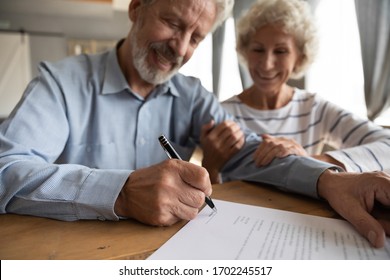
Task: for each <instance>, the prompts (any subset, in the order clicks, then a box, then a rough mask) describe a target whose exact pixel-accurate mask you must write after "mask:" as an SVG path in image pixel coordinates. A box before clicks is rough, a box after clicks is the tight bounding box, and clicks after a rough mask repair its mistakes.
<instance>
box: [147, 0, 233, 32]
mask: <svg viewBox="0 0 390 280" xmlns="http://www.w3.org/2000/svg"><path fill="white" fill-rule="evenodd" d="M155 1H157V0H142V1H141V2H142V4H144V5H149V4H152V3H153V2H155ZM176 1H180V0H176ZM213 1H214V2H215V5H216V6H217V16H216V19H215V22H214V25H213V27H212V28H211V32H214V31H215V29H217V28H218V27H219V26H220V25H221V24H222V23H223V22H224V21H225V20H226V19H227V18H228V17H229V16H230V15H231V12H232V9H233V6H234V0H213Z"/></svg>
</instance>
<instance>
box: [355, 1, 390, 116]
mask: <svg viewBox="0 0 390 280" xmlns="http://www.w3.org/2000/svg"><path fill="white" fill-rule="evenodd" d="M355 7H356V15H357V19H358V26H359V33H360V40H361V50H362V61H363V72H364V91H365V99H366V106H367V116H368V118H369V119H371V120H374V119H375V118H376V117H378V116H379V115H380V114H381V113H382V112H384V111H385V110H386V109H387V108H389V107H390V1H389V0H370V1H367V0H355Z"/></svg>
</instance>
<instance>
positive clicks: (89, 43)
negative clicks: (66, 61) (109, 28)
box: [67, 39, 118, 55]
mask: <svg viewBox="0 0 390 280" xmlns="http://www.w3.org/2000/svg"><path fill="white" fill-rule="evenodd" d="M117 42H118V41H116V40H88V39H85V40H82V39H69V40H68V42H67V44H68V55H79V54H82V53H86V54H95V53H100V52H104V51H107V50H109V49H111V48H113V47H115V45H116V43H117Z"/></svg>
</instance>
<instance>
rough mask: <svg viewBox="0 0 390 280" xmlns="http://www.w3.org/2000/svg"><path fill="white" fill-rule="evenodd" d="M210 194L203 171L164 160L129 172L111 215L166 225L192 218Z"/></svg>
mask: <svg viewBox="0 0 390 280" xmlns="http://www.w3.org/2000/svg"><path fill="white" fill-rule="evenodd" d="M211 192H212V187H211V183H210V178H209V175H208V172H207V171H206V169H204V168H203V167H200V166H197V165H195V164H192V163H189V162H186V161H182V160H176V159H171V160H166V161H164V162H162V163H159V164H156V165H153V166H150V167H147V168H143V169H138V170H135V171H134V172H133V173H131V175H130V176H129V178H128V180H127V182H126V183H125V185H124V186H123V188H122V190H121V192H120V194H119V196H118V198H117V200H116V202H115V213H116V214H117V215H118V216H122V217H128V218H134V219H136V220H138V221H140V222H143V223H145V224H151V225H156V226H169V225H172V224H174V223H176V222H178V221H180V220H191V219H194V218H195V217H196V215H197V214H198V212H199V209H200V208H201V207H202V206H203V205H204V202H205V197H206V196H210V195H211Z"/></svg>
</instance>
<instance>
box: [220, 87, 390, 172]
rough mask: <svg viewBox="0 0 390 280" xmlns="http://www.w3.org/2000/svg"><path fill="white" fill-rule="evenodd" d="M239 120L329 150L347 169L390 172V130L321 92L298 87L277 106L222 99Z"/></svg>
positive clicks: (316, 150)
mask: <svg viewBox="0 0 390 280" xmlns="http://www.w3.org/2000/svg"><path fill="white" fill-rule="evenodd" d="M222 105H223V107H224V108H225V109H226V110H227V111H228V112H230V113H231V114H233V115H234V116H235V117H236V118H237V119H238V121H239V122H240V123H241V124H242V125H244V126H247V127H249V128H250V129H251V130H253V131H255V132H256V133H257V134H259V135H261V134H263V133H268V134H270V135H272V136H275V137H288V138H293V139H295V140H296V141H297V142H298V143H300V144H301V145H302V146H303V148H304V149H305V150H306V151H307V153H308V154H312V155H316V154H320V153H321V152H322V151H323V148H324V146H325V145H329V146H331V147H332V148H334V149H335V150H333V151H329V152H326V154H328V155H330V156H331V157H333V158H335V159H336V160H338V161H339V162H341V163H343V164H344V165H345V167H346V169H347V171H355V172H363V171H377V170H380V171H386V172H388V173H390V130H388V129H384V128H382V127H380V126H378V125H375V124H374V123H372V122H370V121H368V120H365V119H362V118H359V117H358V116H356V115H354V114H352V113H350V112H348V111H346V110H344V109H342V108H341V107H339V106H337V105H335V104H333V103H331V102H329V101H326V100H324V99H323V98H321V97H320V96H319V95H317V94H313V93H309V92H306V91H304V90H301V89H295V92H294V95H293V99H292V100H291V102H290V103H288V104H287V105H286V106H284V107H282V108H280V109H276V110H257V109H254V108H251V107H249V106H247V105H245V104H244V103H242V102H241V100H240V99H239V98H238V97H237V96H233V97H231V98H230V99H228V100H226V101H224V102H223V103H222Z"/></svg>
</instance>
